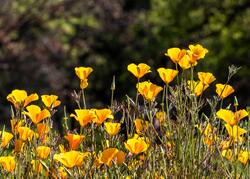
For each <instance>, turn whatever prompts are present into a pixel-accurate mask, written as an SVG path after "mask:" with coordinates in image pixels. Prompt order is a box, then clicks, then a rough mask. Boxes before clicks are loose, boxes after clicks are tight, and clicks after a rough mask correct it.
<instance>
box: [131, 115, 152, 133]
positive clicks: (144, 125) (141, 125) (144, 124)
mask: <svg viewBox="0 0 250 179" xmlns="http://www.w3.org/2000/svg"><path fill="white" fill-rule="evenodd" d="M134 124H135V130H136V133H137V134H141V133H144V132H146V131H147V129H148V126H149V124H148V121H144V120H142V119H138V118H137V119H135V120H134Z"/></svg>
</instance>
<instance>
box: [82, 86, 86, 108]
mask: <svg viewBox="0 0 250 179" xmlns="http://www.w3.org/2000/svg"><path fill="white" fill-rule="evenodd" d="M82 101H83V108H84V109H86V100H85V94H84V89H82Z"/></svg>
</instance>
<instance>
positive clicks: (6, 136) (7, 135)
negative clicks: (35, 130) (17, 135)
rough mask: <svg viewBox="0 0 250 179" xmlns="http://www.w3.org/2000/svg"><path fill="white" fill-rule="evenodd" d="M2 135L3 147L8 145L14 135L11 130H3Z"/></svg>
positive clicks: (0, 132)
mask: <svg viewBox="0 0 250 179" xmlns="http://www.w3.org/2000/svg"><path fill="white" fill-rule="evenodd" d="M0 136H1V147H3V148H4V147H6V146H7V145H8V144H9V142H10V140H11V139H12V138H13V137H14V136H13V134H11V133H9V132H6V131H4V132H2V131H0Z"/></svg>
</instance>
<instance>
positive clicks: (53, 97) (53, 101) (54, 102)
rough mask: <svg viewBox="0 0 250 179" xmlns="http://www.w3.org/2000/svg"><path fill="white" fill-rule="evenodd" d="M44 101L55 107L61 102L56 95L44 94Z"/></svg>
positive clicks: (46, 104) (48, 105) (47, 105)
mask: <svg viewBox="0 0 250 179" xmlns="http://www.w3.org/2000/svg"><path fill="white" fill-rule="evenodd" d="M41 98H42V102H43V104H44V105H45V106H46V107H47V108H55V107H57V106H59V105H60V104H61V101H60V100H58V96H56V95H42V96H41Z"/></svg>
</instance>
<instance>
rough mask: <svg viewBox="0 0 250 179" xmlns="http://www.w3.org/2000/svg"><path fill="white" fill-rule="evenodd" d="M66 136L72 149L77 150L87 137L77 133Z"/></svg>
mask: <svg viewBox="0 0 250 179" xmlns="http://www.w3.org/2000/svg"><path fill="white" fill-rule="evenodd" d="M64 138H65V139H66V140H67V141H68V142H69V147H70V149H71V150H77V149H78V148H79V145H80V144H81V143H82V141H83V140H84V139H85V136H84V135H77V134H67V135H66V136H64Z"/></svg>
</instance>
